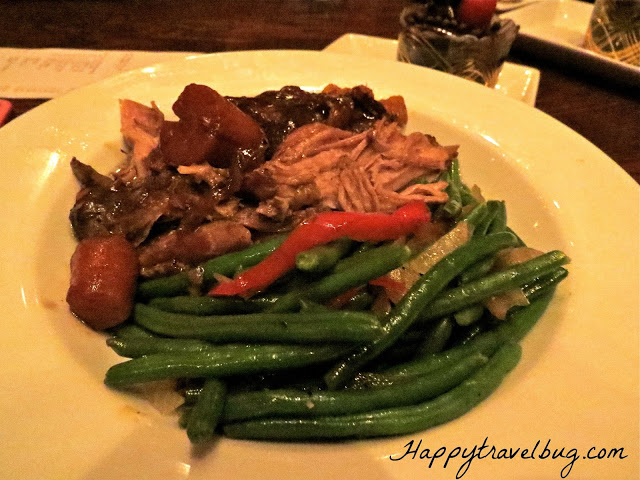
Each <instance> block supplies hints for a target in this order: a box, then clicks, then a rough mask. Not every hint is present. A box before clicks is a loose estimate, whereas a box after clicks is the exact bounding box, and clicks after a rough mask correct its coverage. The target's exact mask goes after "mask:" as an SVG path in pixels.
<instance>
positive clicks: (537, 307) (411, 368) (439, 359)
mask: <svg viewBox="0 0 640 480" xmlns="http://www.w3.org/2000/svg"><path fill="white" fill-rule="evenodd" d="M553 289H554V287H553V286H552V287H550V288H548V289H547V290H545V291H544V292H541V294H540V295H539V296H538V297H537V298H535V299H532V300H531V303H530V304H529V305H527V306H525V307H514V308H512V309H510V310H509V312H508V313H507V319H506V320H505V321H504V322H502V323H501V324H500V326H499V327H498V328H495V329H493V330H489V331H486V332H483V333H479V334H478V335H474V336H473V338H470V339H469V340H468V341H467V342H464V343H463V344H460V345H457V346H454V347H452V348H450V349H448V350H445V351H443V352H440V353H436V354H428V355H425V356H423V357H421V358H416V359H414V360H411V361H408V362H404V363H401V364H398V365H395V366H392V367H388V368H386V369H384V370H382V371H380V372H362V373H359V374H358V375H357V376H356V378H355V379H354V382H353V383H352V384H350V387H353V388H366V387H369V386H371V385H384V384H388V383H390V382H394V381H397V380H399V379H403V378H408V377H411V376H414V375H424V374H425V373H429V372H433V371H434V370H437V369H440V368H447V367H450V366H451V365H454V364H455V363H456V362H458V361H460V359H461V358H463V357H465V356H467V355H469V354H470V353H473V352H479V353H481V354H483V355H486V356H491V355H493V354H494V353H495V352H496V350H497V349H498V348H499V347H500V346H501V345H502V344H503V343H504V342H506V341H512V342H519V341H520V340H522V339H523V338H524V337H525V335H526V333H527V332H528V331H529V330H530V329H531V328H533V325H535V323H536V322H537V321H538V319H539V318H540V317H541V316H542V314H543V313H544V311H545V309H546V308H547V306H548V305H549V303H550V302H551V299H552V298H553Z"/></svg>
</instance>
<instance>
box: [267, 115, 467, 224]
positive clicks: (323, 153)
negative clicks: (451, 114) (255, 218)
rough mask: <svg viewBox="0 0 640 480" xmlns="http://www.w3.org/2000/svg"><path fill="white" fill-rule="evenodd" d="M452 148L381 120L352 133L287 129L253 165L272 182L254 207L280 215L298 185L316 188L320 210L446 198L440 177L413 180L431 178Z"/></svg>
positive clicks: (316, 127) (381, 207)
mask: <svg viewBox="0 0 640 480" xmlns="http://www.w3.org/2000/svg"><path fill="white" fill-rule="evenodd" d="M456 152H457V147H455V146H451V147H443V146H440V145H438V144H437V143H436V142H435V140H434V139H433V138H431V137H429V136H426V135H424V134H421V133H418V132H415V133H411V134H409V135H404V134H402V132H401V130H400V127H399V126H398V125H397V124H395V123H393V122H387V121H385V120H380V121H378V122H377V123H376V124H375V125H374V126H373V128H371V129H368V130H366V131H364V132H361V133H354V132H350V131H346V130H341V129H338V128H335V127H330V126H327V125H324V124H310V125H306V126H303V127H300V128H298V129H297V130H295V131H294V132H292V133H291V134H290V135H289V136H288V137H287V138H286V139H285V140H284V142H283V143H282V144H281V145H280V147H279V149H278V150H277V151H276V153H275V154H274V156H273V158H272V159H271V161H269V162H267V163H265V164H264V165H263V166H262V167H260V168H259V169H258V172H260V173H261V174H262V175H265V176H268V177H270V178H272V179H273V180H274V181H275V183H276V184H277V186H278V188H277V193H276V195H275V196H274V197H273V198H271V199H268V200H266V201H264V202H262V203H261V205H260V206H259V207H258V211H259V212H260V213H263V214H265V215H267V216H270V215H273V212H276V213H277V214H279V215H280V216H282V209H283V205H286V204H287V203H290V202H292V201H294V200H295V199H296V198H297V196H298V192H299V191H300V189H301V188H303V187H306V188H307V189H313V190H314V191H316V192H317V203H318V204H319V205H320V206H321V207H323V208H325V209H334V210H336V209H340V210H345V211H360V212H374V211H383V212H384V211H392V210H395V209H396V208H398V207H399V206H401V205H404V204H405V203H408V202H409V201H411V200H422V201H424V202H427V203H439V202H444V201H446V200H447V194H446V193H445V191H444V189H445V188H446V186H447V183H446V182H443V181H432V182H430V183H422V184H412V182H413V181H414V180H415V179H416V178H418V177H421V178H422V179H425V180H434V179H435V177H436V176H437V175H438V173H439V172H441V171H442V170H443V169H445V168H446V166H447V162H449V161H450V160H451V159H452V158H453V157H454V156H455V155H456Z"/></svg>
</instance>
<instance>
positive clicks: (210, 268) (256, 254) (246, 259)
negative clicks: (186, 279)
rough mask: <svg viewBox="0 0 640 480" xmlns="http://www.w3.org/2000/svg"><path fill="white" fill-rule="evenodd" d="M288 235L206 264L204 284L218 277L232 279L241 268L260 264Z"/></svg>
mask: <svg viewBox="0 0 640 480" xmlns="http://www.w3.org/2000/svg"><path fill="white" fill-rule="evenodd" d="M285 238H287V236H286V235H279V236H277V237H272V238H270V239H268V240H265V241H263V242H259V243H256V244H254V245H251V246H250V247H248V248H245V249H244V250H241V251H239V252H232V253H227V254H226V255H221V256H219V257H216V258H212V259H211V260H209V261H207V262H205V263H204V265H203V266H202V270H203V271H202V283H203V284H204V285H206V286H208V285H211V284H213V283H214V282H215V281H216V277H215V276H216V275H224V276H225V277H232V276H233V275H234V274H235V273H236V272H237V271H238V269H239V268H248V267H252V266H254V265H257V264H258V263H260V262H261V261H262V260H263V259H265V258H266V257H268V256H269V255H271V253H272V252H273V251H274V250H275V249H276V248H278V247H279V246H280V244H281V243H282V242H284V240H285Z"/></svg>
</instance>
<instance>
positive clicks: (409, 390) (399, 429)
mask: <svg viewBox="0 0 640 480" xmlns="http://www.w3.org/2000/svg"><path fill="white" fill-rule="evenodd" d="M173 113H174V114H175V116H176V117H177V119H168V118H166V117H165V114H164V113H163V112H162V111H161V110H160V109H159V108H158V107H157V106H156V105H155V104H154V103H151V105H143V104H140V103H138V102H135V101H133V100H128V99H124V100H121V101H120V117H121V133H122V136H123V139H124V144H125V147H126V149H125V150H126V157H125V159H124V162H123V164H122V166H121V167H120V168H118V169H117V170H116V171H114V172H112V173H110V174H108V175H105V174H102V173H99V172H97V171H96V170H95V169H93V168H92V167H91V166H89V165H87V164H84V163H82V162H81V161H80V160H79V159H76V158H74V159H72V161H71V169H72V171H73V174H74V175H75V177H76V178H77V180H78V182H79V183H80V187H81V188H80V191H79V192H78V194H77V197H76V202H75V204H74V206H73V208H72V209H71V212H70V220H71V225H72V228H73V232H74V234H75V236H76V238H77V239H78V245H77V248H76V251H75V252H74V254H73V256H72V258H71V279H70V286H69V290H68V294H67V302H68V303H69V306H70V309H71V311H72V312H73V313H74V314H75V315H76V316H77V317H78V318H79V319H80V320H82V321H83V322H85V323H86V324H87V325H88V326H89V327H91V328H94V329H96V330H104V331H106V332H107V333H108V338H107V344H108V345H109V346H110V347H111V348H112V349H113V350H114V351H115V352H116V353H118V354H119V355H121V356H123V357H126V358H129V360H126V361H124V362H122V363H119V364H117V365H114V366H113V367H111V368H110V369H109V370H108V371H107V372H106V377H105V383H106V384H107V385H108V386H109V387H112V388H116V389H128V388H131V387H134V386H138V385H141V384H148V383H153V382H157V381H171V382H173V383H172V388H173V389H174V390H176V391H178V392H179V393H180V395H181V396H182V398H183V400H182V402H183V403H182V405H181V406H180V407H179V409H178V411H179V414H180V424H181V425H182V426H183V427H184V428H185V429H186V431H187V434H188V436H189V438H190V440H191V441H192V442H194V443H201V442H205V441H208V440H210V439H211V438H213V437H214V435H216V434H218V433H222V434H224V435H226V436H229V437H234V438H253V439H274V440H302V439H335V438H364V437H376V436H385V435H398V434H405V433H410V432H415V431H420V430H424V429H427V428H429V427H432V426H435V425H438V424H441V423H444V422H447V421H449V420H451V419H453V418H456V417H458V416H460V415H462V414H464V413H466V412H467V411H469V410H470V409H472V408H473V407H474V406H475V405H477V404H478V403H480V402H481V401H482V400H483V399H484V398H486V397H487V396H488V395H490V394H491V393H492V392H493V391H494V390H495V389H496V388H497V387H498V386H499V384H500V383H501V381H502V379H503V378H504V377H505V376H506V375H507V374H508V372H509V371H511V370H512V369H513V368H514V367H515V365H516V364H517V363H518V360H519V358H520V354H521V349H520V346H519V345H518V342H519V341H520V340H521V339H522V338H523V337H524V335H525V334H526V333H527V332H528V331H529V330H530V329H531V328H532V327H533V325H534V324H535V323H536V321H537V319H538V318H539V317H540V316H541V315H542V313H543V312H544V309H545V308H546V305H547V304H548V303H549V301H550V300H551V297H552V295H553V292H554V290H555V288H556V286H557V284H558V283H559V282H560V281H562V280H563V279H564V278H565V277H566V276H567V274H568V272H567V270H566V269H565V268H564V267H563V265H564V264H566V263H568V258H567V257H566V255H564V254H563V253H562V252H560V251H551V252H541V251H538V250H536V249H533V248H530V247H528V246H526V245H525V244H524V242H523V241H522V239H520V238H519V237H518V236H517V235H516V234H515V233H514V232H513V231H512V230H511V228H510V227H509V226H508V224H507V213H506V206H505V203H504V202H503V201H500V200H491V199H490V200H487V199H485V198H483V196H482V193H481V191H480V189H479V188H478V187H477V186H468V185H467V184H466V183H464V182H463V180H462V178H461V175H460V163H459V161H460V159H459V158H458V147H457V146H456V145H441V144H440V143H438V141H437V139H436V138H434V137H433V136H431V135H428V134H425V133H421V132H411V133H407V132H405V131H404V127H405V125H406V123H407V120H408V117H407V110H406V107H405V104H404V100H403V98H402V97H400V96H393V97H390V98H387V99H376V98H375V95H374V93H373V92H372V91H371V90H370V89H369V88H368V87H365V86H362V85H360V86H356V87H353V88H341V87H338V86H335V85H328V86H327V87H325V88H324V90H322V91H320V92H309V91H305V90H303V89H301V88H299V87H295V86H286V87H283V88H281V89H280V90H277V91H275V90H274V91H266V92H263V93H261V94H259V95H257V96H253V97H225V96H223V95H221V94H220V93H218V92H217V91H215V90H213V89H212V88H210V87H208V86H205V85H199V84H191V85H188V86H186V87H185V88H184V90H183V92H182V93H181V94H180V96H179V97H178V98H177V100H176V101H175V103H174V104H173Z"/></svg>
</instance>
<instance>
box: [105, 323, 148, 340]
mask: <svg viewBox="0 0 640 480" xmlns="http://www.w3.org/2000/svg"><path fill="white" fill-rule="evenodd" d="M109 333H110V334H111V335H113V336H114V337H118V338H156V335H154V334H153V333H151V332H150V331H149V330H147V329H146V328H142V327H141V326H140V325H136V324H135V323H128V322H127V323H123V324H121V325H118V326H117V327H115V328H112V329H110V330H109Z"/></svg>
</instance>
